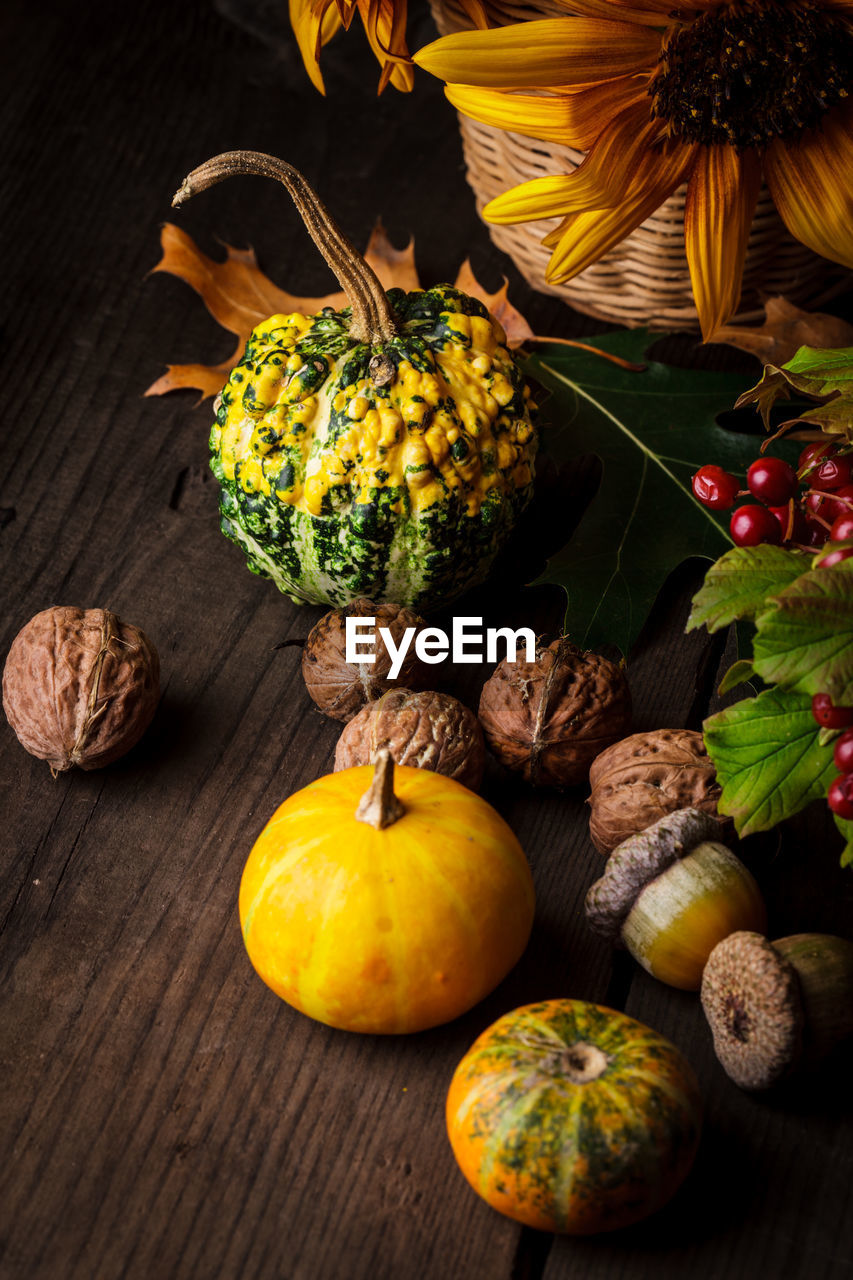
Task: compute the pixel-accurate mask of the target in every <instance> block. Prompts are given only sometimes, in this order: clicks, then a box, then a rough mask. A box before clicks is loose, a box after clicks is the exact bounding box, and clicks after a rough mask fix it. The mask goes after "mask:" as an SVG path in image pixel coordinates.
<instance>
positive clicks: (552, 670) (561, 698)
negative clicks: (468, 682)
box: [479, 636, 631, 787]
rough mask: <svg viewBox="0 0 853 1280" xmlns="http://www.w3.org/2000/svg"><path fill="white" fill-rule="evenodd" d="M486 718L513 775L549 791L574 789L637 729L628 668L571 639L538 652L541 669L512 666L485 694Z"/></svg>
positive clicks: (504, 667)
mask: <svg viewBox="0 0 853 1280" xmlns="http://www.w3.org/2000/svg"><path fill="white" fill-rule="evenodd" d="M479 714H480V723H481V724H482V726H483V732H484V733H485V735H486V742H487V743H488V745H489V747H490V748H491V750H492V751H493V752H494V754H495V755H496V756H497V758H498V759H499V760H500V761H501V763H502V764H505V765H506V766H507V768H509V769H514V770H516V771H517V772H519V773H520V774H521V775H522V776H523V777H524V778H526V779H527V780H528V781H529V782H533V783H536V784H541V785H543V786H558V787H565V786H573V785H575V784H576V783H579V782H585V781H586V777H587V771H588V770H589V766H590V764H591V763H592V761H593V760H594V759H595V757H596V756H597V755H598V754H599V752H600V751H602V750H603V749H604V747H606V746H608V745H609V744H610V743H611V742H615V741H616V739H617V738H620V737H621V736H622V735H623V734H624V733H626V732H627V730H628V729H629V728H630V726H631V694H630V691H629V689H628V682H627V681H626V679H625V676H624V674H623V672H622V669H621V668H620V667H618V666H617V665H616V664H615V663H613V662H609V661H608V660H607V658H602V657H601V656H600V655H599V654H597V653H582V652H581V650H580V649H578V648H577V647H576V646H575V645H573V644H572V643H571V642H570V641H569V640H568V639H566V637H565V636H564V637H563V638H562V639H560V640H555V641H554V642H553V644H550V645H548V647H547V648H543V647H537V650H536V660H535V661H534V662H508V661H507V660H506V659H504V661H503V662H502V663H501V664H500V666H499V667H498V668H497V669H496V670H495V672H494V673H493V674H492V676H491V677H490V678H489V680H487V682H486V684H485V685H484V687H483V693H482V697H481V698H480V713H479Z"/></svg>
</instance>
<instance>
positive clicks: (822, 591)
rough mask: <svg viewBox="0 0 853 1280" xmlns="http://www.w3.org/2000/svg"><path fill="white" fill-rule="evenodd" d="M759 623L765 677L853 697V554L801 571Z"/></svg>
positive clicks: (757, 647) (758, 662)
mask: <svg viewBox="0 0 853 1280" xmlns="http://www.w3.org/2000/svg"><path fill="white" fill-rule="evenodd" d="M756 627H757V630H756V635H755V640H754V641H753V665H754V667H755V672H756V674H757V675H758V676H760V677H761V679H762V680H764V681H766V682H767V683H768V684H779V685H784V686H785V688H788V689H796V690H799V691H800V692H802V693H808V694H814V693H828V694H830V695H831V697H832V699H833V701H834V702H838V703H841V704H842V705H848V704H849V703H851V702H853V560H844V561H842V562H841V563H840V564H837V565H833V566H832V567H831V568H821V569H812V570H810V571H809V572H808V573H803V574H801V575H800V576H799V577H798V578H797V579H796V580H795V581H794V582H792V583H790V584H789V585H788V586H787V587H784V588H783V589H782V590H781V591H779V592H778V593H777V594H776V595H775V596H774V597H773V599H772V601H771V602H770V606H769V607H768V608H767V609H766V610H765V611H764V612H763V613H761V614H760V615H759V616H758V618H757V619H756Z"/></svg>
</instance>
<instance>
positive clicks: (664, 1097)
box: [447, 1000, 702, 1235]
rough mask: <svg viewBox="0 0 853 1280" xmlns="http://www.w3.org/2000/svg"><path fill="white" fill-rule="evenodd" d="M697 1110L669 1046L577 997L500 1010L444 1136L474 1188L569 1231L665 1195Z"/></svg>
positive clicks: (631, 1213)
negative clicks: (501, 1011)
mask: <svg viewBox="0 0 853 1280" xmlns="http://www.w3.org/2000/svg"><path fill="white" fill-rule="evenodd" d="M701 1116H702V1109H701V1100H700V1096H699V1086H698V1084H697V1081H696V1077H695V1075H694V1074H693V1071H692V1069H691V1067H690V1065H689V1064H688V1063H687V1061H686V1060H685V1059H684V1058H683V1057H682V1055H681V1053H680V1052H679V1050H678V1049H676V1047H675V1045H673V1044H670V1042H669V1041H668V1040H665V1039H664V1037H663V1036H661V1035H659V1034H658V1033H657V1032H656V1031H652V1030H651V1028H650V1027H646V1026H644V1025H643V1024H642V1023H641V1022H637V1021H635V1019H634V1018H629V1017H628V1016H627V1015H626V1014H624V1013H617V1012H615V1011H614V1010H613V1009H606V1008H604V1007H603V1006H601V1005H597V1004H587V1003H586V1002H585V1001H583V1000H544V1001H542V1002H541V1003H540V1004H530V1005H525V1006H523V1007H522V1008H520V1009H515V1010H513V1012H512V1013H507V1014H505V1015H504V1017H502V1018H499V1019H498V1021H497V1022H495V1023H493V1025H492V1026H491V1027H489V1028H488V1029H487V1030H486V1031H484V1032H483V1034H482V1035H481V1036H480V1038H479V1039H478V1040H477V1041H475V1043H474V1044H473V1045H472V1047H471V1048H470V1049H469V1051H468V1053H467V1054H466V1055H465V1057H464V1058H463V1059H462V1061H461V1062H460V1063H459V1066H458V1067H457V1069H456V1073H455V1075H454V1077H453V1080H452V1082H451V1085H450V1091H449V1093H448V1096H447V1132H448V1136H449V1138H450V1144H451V1146H452V1147H453V1153H454V1155H455V1156H456V1159H457V1161H458V1163H459V1167H460V1168H461V1170H462V1172H463V1173H464V1175H465V1177H466V1178H467V1179H468V1181H469V1182H470V1184H471V1186H472V1187H473V1188H474V1190H475V1191H476V1192H477V1193H478V1194H479V1195H481V1196H482V1197H483V1199H484V1200H486V1201H487V1203H488V1204H490V1205H491V1206H492V1208H493V1209H497V1210H499V1212H501V1213H503V1214H506V1215H507V1216H508V1217H510V1218H515V1219H516V1220H517V1221H518V1222H523V1223H525V1224H526V1225H527V1226H530V1227H537V1228H539V1229H540V1230H542V1231H561V1232H567V1233H570V1234H574V1235H588V1234H590V1233H593V1232H598V1231H612V1230H614V1229H616V1228H618V1227H625V1226H628V1225H629V1224H630V1223H632V1222H638V1221H639V1220H640V1219H641V1218H644V1217H646V1216H647V1214H650V1213H652V1212H654V1210H656V1209H659V1208H660V1207H661V1205H663V1204H665V1203H666V1201H667V1200H669V1198H670V1196H671V1195H672V1194H673V1193H674V1192H675V1190H676V1189H677V1187H678V1186H679V1185H680V1184H681V1182H682V1180H683V1178H684V1177H685V1176H686V1174H687V1172H688V1170H689V1169H690V1166H691V1164H692V1162H693V1157H694V1155H695V1152H696V1146H697V1143H698V1141H699V1132H700V1129H701Z"/></svg>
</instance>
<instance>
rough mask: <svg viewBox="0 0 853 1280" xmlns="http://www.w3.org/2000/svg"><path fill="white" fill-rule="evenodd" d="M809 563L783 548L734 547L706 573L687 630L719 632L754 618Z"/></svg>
mask: <svg viewBox="0 0 853 1280" xmlns="http://www.w3.org/2000/svg"><path fill="white" fill-rule="evenodd" d="M809 563H810V561H809V558H808V557H807V556H804V555H803V554H802V552H797V551H786V550H785V548H784V547H772V546H769V545H764V546H760V547H734V548H733V549H732V550H731V551H727V552H726V553H725V555H723V556H721V557H720V559H719V560H718V561H717V563H716V564H713V565H712V566H711V568H710V569H709V570H708V572H707V573H706V575H705V581H704V582H703V584H702V586H701V587H700V588H699V590H698V591H697V592H696V595H695V596H694V597H693V608H692V609H691V611H690V617H689V618H688V620H687V627H686V630H687V631H692V630H693V628H694V627H700V626H703V625H704V626H706V627H707V628H708V630H709V631H719V629H720V627H727V626H728V625H729V623H730V622H735V621H736V620H739V619H741V618H750V619H754V618H756V617H757V615H758V614H759V613H760V612H761V611H762V610H764V609H765V608H766V607H767V597H768V596H772V595H775V594H776V592H777V591H781V590H782V588H783V587H787V586H788V585H789V584H790V583H791V582H793V581H794V580H795V578H798V577H799V576H800V574H801V573H802V572H803V570H804V569H805V568H807V567H808V565H809Z"/></svg>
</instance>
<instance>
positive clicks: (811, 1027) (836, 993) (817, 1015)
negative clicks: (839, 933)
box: [701, 932, 853, 1090]
mask: <svg viewBox="0 0 853 1280" xmlns="http://www.w3.org/2000/svg"><path fill="white" fill-rule="evenodd" d="M701 999H702V1007H703V1009H704V1010H705V1017H706V1018H707V1019H708V1024H709V1026H710V1028H711V1032H712V1034H713V1037H714V1051H715V1052H716V1055H717V1057H718V1058H719V1060H720V1063H721V1064H722V1066H723V1069H724V1070H725V1072H726V1073H727V1074H728V1075H729V1076H730V1078H731V1079H732V1080H734V1082H735V1084H737V1085H740V1087H741V1088H742V1089H752V1090H758V1089H769V1088H770V1086H771V1085H774V1084H776V1083H777V1082H778V1081H779V1080H782V1079H784V1078H785V1077H786V1076H788V1075H790V1074H792V1073H793V1072H796V1071H800V1070H809V1069H810V1068H812V1067H814V1066H816V1065H817V1064H818V1063H819V1062H820V1061H822V1059H823V1058H825V1057H826V1056H827V1054H828V1053H829V1052H830V1050H832V1049H834V1048H835V1046H836V1045H838V1044H840V1043H841V1042H842V1041H843V1040H845V1039H846V1038H847V1037H848V1036H851V1035H853V942H849V941H848V940H847V939H846V938H836V937H834V936H833V935H832V934H827V933H796V934H793V935H791V937H788V938H779V939H777V940H776V941H775V942H770V941H768V939H767V938H765V937H763V935H762V934H760V933H754V932H739V933H733V934H732V935H731V936H730V937H728V938H726V939H724V940H723V941H722V942H720V943H719V944H718V945H717V946H716V947H715V948H714V950H713V951H712V952H711V955H710V957H709V959H708V963H707V965H706V966H705V972H704V974H703V977H702V993H701Z"/></svg>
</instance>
